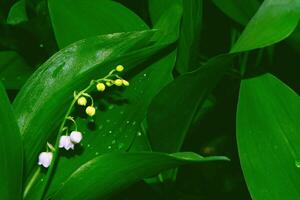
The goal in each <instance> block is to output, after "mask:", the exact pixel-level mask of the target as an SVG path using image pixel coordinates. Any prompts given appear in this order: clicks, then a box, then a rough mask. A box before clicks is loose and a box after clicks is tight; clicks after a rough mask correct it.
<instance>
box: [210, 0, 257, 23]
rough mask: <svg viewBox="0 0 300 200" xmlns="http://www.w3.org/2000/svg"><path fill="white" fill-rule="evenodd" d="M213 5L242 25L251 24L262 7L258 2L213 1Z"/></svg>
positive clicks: (240, 0) (238, 0)
mask: <svg viewBox="0 0 300 200" xmlns="http://www.w3.org/2000/svg"><path fill="white" fill-rule="evenodd" d="M213 3H214V4H215V5H216V6H217V7H218V8H219V9H220V10H222V11H223V12H224V13H225V14H226V15H228V16H229V17H230V18H232V19H233V20H235V21H236V22H238V23H240V24H241V25H246V24H247V23H248V22H249V20H250V19H251V18H252V17H253V15H254V14H255V12H256V11H257V9H258V8H259V5H260V3H259V1H258V0H246V1H245V0H226V1H224V0H213Z"/></svg>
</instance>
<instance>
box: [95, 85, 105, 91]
mask: <svg viewBox="0 0 300 200" xmlns="http://www.w3.org/2000/svg"><path fill="white" fill-rule="evenodd" d="M96 87H97V90H98V91H99V92H103V91H104V90H105V85H104V84H103V83H98V84H97V85H96Z"/></svg>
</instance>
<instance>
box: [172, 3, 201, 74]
mask: <svg viewBox="0 0 300 200" xmlns="http://www.w3.org/2000/svg"><path fill="white" fill-rule="evenodd" d="M182 6H183V15H182V20H181V26H180V36H179V41H178V53H177V60H176V69H177V70H178V72H179V73H181V74H182V73H185V72H188V71H192V70H191V69H194V67H195V65H197V62H196V61H197V57H198V56H199V44H200V31H201V24H202V0H188V1H183V5H182Z"/></svg>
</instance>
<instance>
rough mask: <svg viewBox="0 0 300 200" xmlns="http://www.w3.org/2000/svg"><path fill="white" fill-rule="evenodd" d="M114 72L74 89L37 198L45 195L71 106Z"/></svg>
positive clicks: (112, 71)
mask: <svg viewBox="0 0 300 200" xmlns="http://www.w3.org/2000/svg"><path fill="white" fill-rule="evenodd" d="M114 72H115V70H111V71H110V72H109V73H108V75H106V76H105V77H103V78H101V79H98V80H96V81H95V80H92V81H91V82H90V84H89V85H88V86H87V87H86V88H85V89H83V90H81V91H80V92H79V93H76V92H75V91H74V94H73V95H74V98H73V100H72V102H71V104H70V106H69V108H68V110H67V112H66V114H65V116H64V118H63V121H62V123H61V125H60V128H59V131H58V134H57V138H56V141H55V146H54V151H53V158H52V162H51V165H50V167H49V169H48V171H47V174H46V178H45V179H44V184H43V186H42V189H41V190H40V191H41V192H40V194H39V196H38V197H39V198H38V199H43V198H44V196H45V195H46V190H47V188H48V186H49V184H50V177H51V175H52V173H53V170H54V167H55V165H56V163H57V162H56V160H57V158H58V144H59V140H60V137H61V135H62V133H63V132H64V130H65V124H66V121H67V120H68V119H69V117H70V114H71V112H72V110H73V107H74V105H75V104H76V102H77V100H78V98H79V97H81V96H82V95H83V94H85V93H86V92H87V91H88V90H90V89H91V88H92V87H93V86H94V85H95V83H97V82H98V81H103V80H106V79H108V78H109V77H110V76H111V75H112V74H113V73H114ZM31 184H32V183H31ZM27 192H28V191H27ZM27 192H26V194H27Z"/></svg>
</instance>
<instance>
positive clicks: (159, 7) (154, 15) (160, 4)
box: [148, 0, 182, 26]
mask: <svg viewBox="0 0 300 200" xmlns="http://www.w3.org/2000/svg"><path fill="white" fill-rule="evenodd" d="M148 2H149V13H150V17H151V22H152V25H153V26H155V25H156V24H157V22H158V21H159V20H161V17H163V15H165V13H166V11H167V10H168V9H169V8H171V7H173V6H179V7H181V6H182V0H163V1H161V0H151V1H148Z"/></svg>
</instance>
